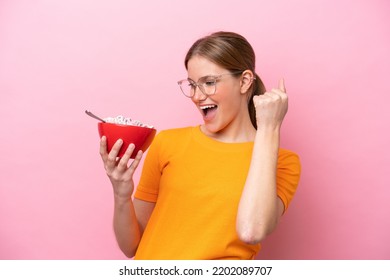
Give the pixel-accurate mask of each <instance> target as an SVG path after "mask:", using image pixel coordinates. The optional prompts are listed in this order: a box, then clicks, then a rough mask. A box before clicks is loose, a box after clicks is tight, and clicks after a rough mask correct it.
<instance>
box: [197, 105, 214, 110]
mask: <svg viewBox="0 0 390 280" xmlns="http://www.w3.org/2000/svg"><path fill="white" fill-rule="evenodd" d="M215 106H216V105H204V106H200V109H202V110H204V109H209V108H214V107H215Z"/></svg>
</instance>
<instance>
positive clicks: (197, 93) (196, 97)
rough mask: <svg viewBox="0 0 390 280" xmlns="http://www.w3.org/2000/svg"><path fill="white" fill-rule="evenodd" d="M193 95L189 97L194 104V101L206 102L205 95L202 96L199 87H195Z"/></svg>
mask: <svg viewBox="0 0 390 280" xmlns="http://www.w3.org/2000/svg"><path fill="white" fill-rule="evenodd" d="M194 91H195V92H194V95H193V96H192V97H191V99H192V100H193V101H194V102H196V101H203V100H206V99H207V95H206V94H204V93H203V92H202V91H201V90H200V88H199V86H196V87H195V89H194Z"/></svg>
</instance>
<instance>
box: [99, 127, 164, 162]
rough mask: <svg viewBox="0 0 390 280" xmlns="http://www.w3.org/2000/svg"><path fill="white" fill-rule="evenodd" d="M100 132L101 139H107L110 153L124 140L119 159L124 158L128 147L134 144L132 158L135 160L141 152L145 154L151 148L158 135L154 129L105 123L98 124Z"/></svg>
mask: <svg viewBox="0 0 390 280" xmlns="http://www.w3.org/2000/svg"><path fill="white" fill-rule="evenodd" d="M98 130H99V135H100V138H102V136H103V135H104V136H106V138H107V151H108V152H110V151H111V149H112V146H114V144H115V142H116V141H117V140H118V139H122V140H123V144H122V147H121V149H120V151H119V153H118V157H121V156H123V154H124V153H125V152H126V149H127V147H128V146H129V145H130V144H131V143H133V144H134V145H135V149H134V151H133V153H132V155H131V157H130V158H135V156H136V155H137V153H138V151H139V150H142V151H143V152H145V151H146V150H147V149H148V148H149V146H150V144H151V143H152V141H153V138H154V136H155V135H156V129H154V128H148V127H142V126H134V125H121V124H114V123H103V122H100V123H98Z"/></svg>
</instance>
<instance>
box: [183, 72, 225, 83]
mask: <svg viewBox="0 0 390 280" xmlns="http://www.w3.org/2000/svg"><path fill="white" fill-rule="evenodd" d="M219 75H220V74H217V75H212V74H209V75H206V76H202V77H200V78H199V79H198V81H200V80H201V79H206V78H217V77H218V76H219ZM187 79H188V80H191V81H193V82H195V80H193V79H191V78H190V77H188V78H187Z"/></svg>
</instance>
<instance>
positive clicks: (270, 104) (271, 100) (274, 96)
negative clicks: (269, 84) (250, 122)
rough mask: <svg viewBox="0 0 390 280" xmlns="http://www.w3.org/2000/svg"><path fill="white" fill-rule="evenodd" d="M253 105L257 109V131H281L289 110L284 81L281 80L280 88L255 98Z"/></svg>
mask: <svg viewBox="0 0 390 280" xmlns="http://www.w3.org/2000/svg"><path fill="white" fill-rule="evenodd" d="M253 103H254V105H255V108H256V119H257V129H259V128H260V129H261V128H271V129H280V127H281V125H282V122H283V119H284V117H285V115H286V113H287V109H288V97H287V94H286V88H285V86H284V80H283V79H280V81H279V87H278V88H273V89H272V90H271V91H266V92H265V93H264V94H263V95H256V96H254V97H253Z"/></svg>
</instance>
